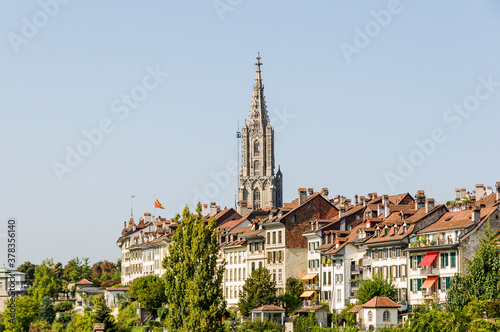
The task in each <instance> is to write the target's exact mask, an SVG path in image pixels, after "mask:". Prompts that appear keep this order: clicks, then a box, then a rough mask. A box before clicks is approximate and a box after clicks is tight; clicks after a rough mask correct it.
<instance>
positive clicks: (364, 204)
mask: <svg viewBox="0 0 500 332" xmlns="http://www.w3.org/2000/svg"><path fill="white" fill-rule="evenodd" d="M360 199H361V204H362V205H363V206H366V199H365V196H361V197H360Z"/></svg>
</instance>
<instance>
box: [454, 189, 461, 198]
mask: <svg viewBox="0 0 500 332" xmlns="http://www.w3.org/2000/svg"><path fill="white" fill-rule="evenodd" d="M460 198H462V197H460V188H457V189H455V199H456V200H459V199H460Z"/></svg>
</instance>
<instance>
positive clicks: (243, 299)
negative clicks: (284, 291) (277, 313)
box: [238, 267, 277, 316]
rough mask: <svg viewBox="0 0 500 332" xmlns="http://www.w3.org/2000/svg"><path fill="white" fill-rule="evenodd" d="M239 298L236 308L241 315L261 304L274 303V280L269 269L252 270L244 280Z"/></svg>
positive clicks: (245, 314) (275, 299) (275, 300)
mask: <svg viewBox="0 0 500 332" xmlns="http://www.w3.org/2000/svg"><path fill="white" fill-rule="evenodd" d="M239 298H240V301H239V302H238V309H239V310H240V313H241V314H242V315H243V316H247V315H248V313H249V312H250V310H252V309H254V308H257V307H260V306H262V305H265V304H276V302H277V298H276V282H275V281H273V280H272V278H271V274H270V273H269V270H268V269H266V268H265V267H261V268H259V269H257V270H254V271H253V272H252V275H251V276H250V277H249V278H248V279H247V280H245V284H244V285H243V287H242V289H241V291H240V294H239Z"/></svg>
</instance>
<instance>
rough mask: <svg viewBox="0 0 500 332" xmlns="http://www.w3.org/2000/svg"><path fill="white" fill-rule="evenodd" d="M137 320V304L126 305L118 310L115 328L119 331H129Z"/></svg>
mask: <svg viewBox="0 0 500 332" xmlns="http://www.w3.org/2000/svg"><path fill="white" fill-rule="evenodd" d="M138 320H139V316H138V315H137V302H132V303H126V304H124V305H122V306H120V308H119V309H118V322H117V326H118V329H119V330H120V331H130V330H131V329H132V327H134V326H136V323H137V322H138Z"/></svg>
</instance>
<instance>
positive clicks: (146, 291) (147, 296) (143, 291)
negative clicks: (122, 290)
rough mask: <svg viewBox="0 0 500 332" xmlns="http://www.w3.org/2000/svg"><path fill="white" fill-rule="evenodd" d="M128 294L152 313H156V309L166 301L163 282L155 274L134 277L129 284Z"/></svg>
mask: <svg viewBox="0 0 500 332" xmlns="http://www.w3.org/2000/svg"><path fill="white" fill-rule="evenodd" d="M129 294H130V297H132V298H133V299H135V300H137V301H139V302H140V303H141V306H142V307H143V308H145V309H146V310H147V311H149V312H150V313H152V314H156V310H157V309H158V308H159V307H161V306H162V304H163V303H166V301H167V297H166V295H165V283H164V281H163V280H162V279H161V278H160V277H158V276H155V275H149V276H145V277H141V278H137V279H135V280H134V281H133V282H132V285H130V288H129Z"/></svg>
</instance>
